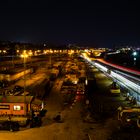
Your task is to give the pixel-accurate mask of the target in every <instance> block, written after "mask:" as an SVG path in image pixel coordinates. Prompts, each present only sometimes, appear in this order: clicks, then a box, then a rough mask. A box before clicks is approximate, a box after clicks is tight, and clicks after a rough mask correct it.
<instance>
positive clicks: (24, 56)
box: [21, 50, 28, 112]
mask: <svg viewBox="0 0 140 140" xmlns="http://www.w3.org/2000/svg"><path fill="white" fill-rule="evenodd" d="M27 57H28V54H26V50H24V52H23V54H21V58H23V63H24V94H23V95H24V103H26V94H25V90H26V79H25V75H26V73H25V72H26V58H27ZM24 111H25V112H26V107H24Z"/></svg>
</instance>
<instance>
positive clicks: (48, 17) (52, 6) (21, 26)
mask: <svg viewBox="0 0 140 140" xmlns="http://www.w3.org/2000/svg"><path fill="white" fill-rule="evenodd" d="M122 1H123V2H121V1H119V0H116V1H115V0H112V2H110V1H106V0H104V1H101V0H97V1H96V0H92V1H89V0H83V1H82V0H81V1H80V0H75V1H74V0H65V1H61V0H44V1H43V0H38V1H35V0H28V1H27V0H9V1H8V0H3V1H1V3H0V40H11V41H21V42H51V43H58V44H68V43H75V44H81V45H91V46H96V45H97V46H100V47H111V46H116V45H124V44H128V45H140V14H139V13H140V10H139V9H140V8H139V3H138V2H137V1H136V0H131V1H129V0H126V1H125V0H122Z"/></svg>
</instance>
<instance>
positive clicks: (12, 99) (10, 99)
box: [0, 96, 33, 103]
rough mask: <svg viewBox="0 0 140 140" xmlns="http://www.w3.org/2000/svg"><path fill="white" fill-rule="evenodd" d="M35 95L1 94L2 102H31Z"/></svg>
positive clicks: (0, 99) (0, 101)
mask: <svg viewBox="0 0 140 140" xmlns="http://www.w3.org/2000/svg"><path fill="white" fill-rule="evenodd" d="M32 100H33V96H26V97H25V98H24V96H0V103H24V101H25V102H26V103H31V102H32Z"/></svg>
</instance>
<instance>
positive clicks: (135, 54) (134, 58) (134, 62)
mask: <svg viewBox="0 0 140 140" xmlns="http://www.w3.org/2000/svg"><path fill="white" fill-rule="evenodd" d="M136 56H137V52H136V51H134V52H133V65H134V66H135V65H136V60H137V58H136Z"/></svg>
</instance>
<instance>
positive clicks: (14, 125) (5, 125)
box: [0, 121, 20, 131]
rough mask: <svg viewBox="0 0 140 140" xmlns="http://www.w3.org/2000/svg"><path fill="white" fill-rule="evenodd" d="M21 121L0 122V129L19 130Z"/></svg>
mask: <svg viewBox="0 0 140 140" xmlns="http://www.w3.org/2000/svg"><path fill="white" fill-rule="evenodd" d="M19 127H20V126H19V123H18V122H13V121H4V122H0V130H9V131H19Z"/></svg>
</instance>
